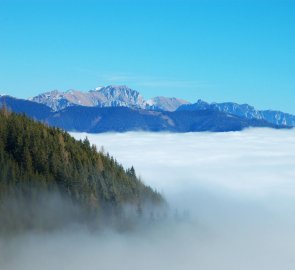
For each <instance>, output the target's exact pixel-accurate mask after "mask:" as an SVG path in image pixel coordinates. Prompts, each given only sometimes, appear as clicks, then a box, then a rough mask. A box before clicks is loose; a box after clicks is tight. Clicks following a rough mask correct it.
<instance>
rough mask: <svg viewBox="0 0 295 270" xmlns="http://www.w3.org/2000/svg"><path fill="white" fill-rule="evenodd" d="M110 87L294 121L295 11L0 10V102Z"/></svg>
mask: <svg viewBox="0 0 295 270" xmlns="http://www.w3.org/2000/svg"><path fill="white" fill-rule="evenodd" d="M109 84H125V85H128V86H130V87H131V88H134V89H137V90H139V91H140V92H141V93H142V94H143V96H144V97H145V98H150V97H153V96H157V95H162V96H177V97H181V98H184V99H187V100H189V101H192V102H194V101H196V100H197V99H199V98H201V99H204V100H206V101H210V102H212V101H217V102H221V101H235V102H239V103H250V104H252V105H254V106H256V107H257V108H261V109H267V108H272V109H280V110H283V111H286V112H290V113H295V1H287V0H277V1H275V0H268V1H264V0H255V1H254V0H236V1H230V0H219V1H217V0H215V1H214V0H196V1H189V0H187V1H186V0H182V1H177V0H174V1H173V0H170V1H166V0H158V1H153V0H150V1H149V0H146V1H145V0H137V1H135V0H134V1H131V0H129V1H128V0H117V1H115V0H109V1H99V0H98V1H90V0H83V1H82V0H81V1H78V0H76V1H74V0H72V1H68V0H60V1H57V0H51V1H49V0H48V1H47V0H43V1H42V0H39V1H37V0H35V1H33V0H18V1H17V0H0V93H6V94H10V95H14V96H18V97H30V96H34V95H36V94H38V93H40V92H44V91H48V90H52V89H60V90H68V89H80V90H89V89H93V88H95V87H97V86H101V85H109Z"/></svg>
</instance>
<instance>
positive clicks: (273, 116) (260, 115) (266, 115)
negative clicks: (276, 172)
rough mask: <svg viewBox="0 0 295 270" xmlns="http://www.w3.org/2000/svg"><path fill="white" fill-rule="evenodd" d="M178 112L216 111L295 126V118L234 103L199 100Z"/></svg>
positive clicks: (182, 107)
mask: <svg viewBox="0 0 295 270" xmlns="http://www.w3.org/2000/svg"><path fill="white" fill-rule="evenodd" d="M177 110H178V111H200V110H215V111H219V112H224V113H228V114H232V115H236V116H239V117H242V118H245V119H249V120H251V119H258V120H264V121H267V122H269V123H271V124H274V125H278V126H290V127H293V126H295V116H294V115H291V114H288V113H283V112H280V111H273V110H256V109H255V108H254V107H253V106H250V105H248V104H237V103H233V102H226V103H207V102H205V101H202V100H198V102H197V103H194V104H184V105H182V106H180V107H179V108H178V109H177Z"/></svg>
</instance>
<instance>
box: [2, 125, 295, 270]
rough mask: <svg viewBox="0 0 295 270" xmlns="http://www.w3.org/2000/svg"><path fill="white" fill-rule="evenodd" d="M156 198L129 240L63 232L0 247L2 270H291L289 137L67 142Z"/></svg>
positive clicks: (294, 170)
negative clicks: (148, 218)
mask: <svg viewBox="0 0 295 270" xmlns="http://www.w3.org/2000/svg"><path fill="white" fill-rule="evenodd" d="M72 136H74V137H75V138H77V139H83V138H85V137H86V136H87V137H88V139H89V140H90V142H91V143H93V144H95V145H96V146H97V148H98V149H99V148H100V147H102V146H103V147H104V149H105V151H107V152H109V153H110V154H111V155H112V156H114V157H115V158H116V159H117V160H118V161H119V162H120V163H122V164H123V165H124V167H126V168H127V167H131V166H132V165H133V166H134V167H135V170H136V172H137V174H138V175H140V176H141V178H142V180H143V181H144V182H145V183H146V184H148V185H150V186H152V187H153V188H155V189H157V190H158V191H159V192H161V193H162V194H163V195H164V196H165V198H166V200H167V202H168V205H169V209H170V216H169V217H168V218H167V219H166V220H164V221H162V222H155V223H154V224H150V225H149V226H142V227H141V228H138V229H136V230H134V231H129V232H124V233H122V232H121V233H120V232H116V231H114V230H111V229H104V230H101V231H98V232H97V231H90V230H88V229H87V228H82V227H75V228H73V227H66V228H63V229H62V230H59V231H55V232H51V233H42V232H38V233H37V232H35V233H32V232H31V233H27V234H23V235H18V236H15V237H12V238H9V239H7V238H5V239H0V269H1V270H8V269H14V270H15V269H22V270H26V269H30V270H32V269H33V270H34V269H36V270H37V269H45V270H47V269H74V270H75V269H128V270H131V269H143V270H145V269H162V270H163V269H164V270H165V269H170V270H174V269H188V270H190V269H221V270H223V269H227V270H228V269H235V270H236V269H241V270H243V269H254V270H255V269H286V270H288V269H294V267H295V257H294V254H293V253H294V248H295V234H294V228H295V227H294V225H295V130H272V129H248V130H245V131H242V132H229V133H187V134H177V133H142V132H132V133H120V134H118V133H109V134H95V135H94V134H81V133H73V134H72Z"/></svg>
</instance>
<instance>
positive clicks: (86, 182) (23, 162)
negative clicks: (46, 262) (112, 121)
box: [0, 108, 164, 228]
mask: <svg viewBox="0 0 295 270" xmlns="http://www.w3.org/2000/svg"><path fill="white" fill-rule="evenodd" d="M0 168H1V170H0V214H1V221H0V226H2V227H5V226H6V227H7V226H8V227H9V228H13V227H14V226H16V227H18V226H22V227H26V226H33V225H32V224H31V221H30V217H28V216H29V212H28V213H27V214H25V215H24V216H27V218H28V220H26V221H24V220H21V221H17V222H14V220H13V217H12V216H13V215H12V213H11V208H10V207H11V205H9V204H8V203H7V201H6V199H7V198H8V199H11V198H14V199H15V198H16V199H17V200H18V199H20V200H22V199H24V200H27V199H29V201H30V202H33V204H35V205H38V203H39V201H38V200H39V199H40V194H43V193H55V194H59V196H60V197H61V198H63V199H66V200H67V201H68V202H70V203H71V205H73V206H77V207H79V209H82V210H83V211H82V212H84V213H88V214H89V215H92V216H95V217H101V216H111V215H112V214H114V215H115V214H116V213H119V214H120V212H121V210H122V208H123V207H124V205H131V206H133V208H134V209H136V211H141V208H142V207H143V205H144V204H149V205H153V206H156V205H161V204H162V203H163V202H164V200H163V198H162V197H161V195H160V194H159V193H157V192H155V191H154V190H152V189H151V188H150V187H147V186H145V185H144V184H143V183H142V181H141V180H140V179H139V178H138V177H137V176H136V174H135V171H134V169H133V167H132V168H131V169H127V170H125V169H124V168H123V166H122V165H120V164H119V163H118V162H117V161H116V160H115V159H114V158H112V157H110V156H109V154H106V153H104V152H103V151H97V149H96V147H95V146H91V145H90V143H89V141H88V140H87V139H85V140H84V141H77V140H75V139H74V138H72V137H71V136H70V135H69V134H68V133H66V132H64V131H62V130H60V129H58V128H51V127H48V126H46V125H44V124H41V123H39V122H35V121H34V120H31V119H29V118H27V117H26V116H24V115H18V114H15V113H11V112H9V111H7V110H6V109H5V108H4V109H2V110H1V111H0ZM41 197H42V196H41ZM18 203H19V202H18ZM21 203H22V202H20V204H21ZM14 205H15V202H14ZM40 210H41V211H42V209H40ZM56 210H57V209H56ZM24 211H29V210H28V209H24ZM21 214H22V213H21ZM64 214H65V213H64ZM15 215H16V216H17V215H20V213H16V214H15ZM14 218H16V217H14ZM20 223H23V224H20ZM43 225H44V224H43Z"/></svg>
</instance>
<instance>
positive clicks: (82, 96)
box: [30, 85, 147, 111]
mask: <svg viewBox="0 0 295 270" xmlns="http://www.w3.org/2000/svg"><path fill="white" fill-rule="evenodd" d="M30 100H31V101H34V102H37V103H41V104H44V105H46V106H48V107H50V108H51V109H52V110H54V111H59V110H62V109H65V108H67V107H70V106H73V105H80V106H88V107H96V106H97V107H117V106H124V107H130V108H145V107H146V106H147V104H146V102H145V101H144V99H143V97H142V96H141V95H140V94H139V92H138V91H136V90H133V89H131V88H129V87H127V86H112V85H110V86H106V87H99V88H97V89H95V90H90V91H88V92H82V91H78V90H69V91H67V92H59V91H58V90H54V91H51V92H46V93H43V94H40V95H38V96H36V97H33V98H31V99H30Z"/></svg>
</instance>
